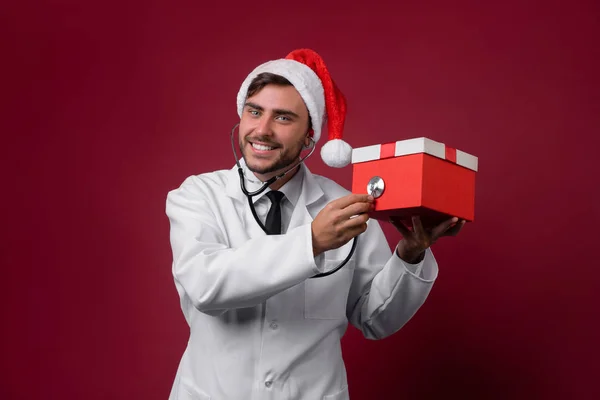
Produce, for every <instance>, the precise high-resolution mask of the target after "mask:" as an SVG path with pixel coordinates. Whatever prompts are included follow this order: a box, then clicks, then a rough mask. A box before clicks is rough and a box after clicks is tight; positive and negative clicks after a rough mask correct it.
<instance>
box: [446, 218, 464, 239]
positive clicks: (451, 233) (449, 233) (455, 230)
mask: <svg viewBox="0 0 600 400" xmlns="http://www.w3.org/2000/svg"><path fill="white" fill-rule="evenodd" d="M465 222H466V221H465V220H464V219H463V220H461V221H460V222H459V223H457V224H456V225H454V226H451V227H450V228H449V229H447V230H446V232H444V233H443V234H442V236H456V235H458V233H459V232H460V231H461V229H462V228H463V227H464V226H465Z"/></svg>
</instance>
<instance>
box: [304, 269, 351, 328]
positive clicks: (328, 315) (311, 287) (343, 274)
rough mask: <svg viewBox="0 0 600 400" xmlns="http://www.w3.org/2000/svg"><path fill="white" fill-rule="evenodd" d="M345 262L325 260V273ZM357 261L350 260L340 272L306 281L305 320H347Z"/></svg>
mask: <svg viewBox="0 0 600 400" xmlns="http://www.w3.org/2000/svg"><path fill="white" fill-rule="evenodd" d="M342 261H343V260H325V261H324V266H325V271H330V270H332V269H334V268H336V267H337V266H338V265H340V263H342ZM354 263H355V261H354V260H353V259H350V260H349V261H348V262H347V263H346V265H344V266H343V267H342V268H341V269H340V270H339V271H337V272H334V273H333V274H331V275H328V276H325V277H322V278H311V279H307V280H306V281H304V318H307V319H343V318H346V302H347V301H348V292H349V290H350V284H351V283H352V276H353V274H354V265H355V264H354Z"/></svg>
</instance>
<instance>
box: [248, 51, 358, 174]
mask: <svg viewBox="0 0 600 400" xmlns="http://www.w3.org/2000/svg"><path fill="white" fill-rule="evenodd" d="M263 72H270V73H272V74H276V75H280V76H283V77H284V78H286V79H287V80H288V81H290V83H291V84H292V85H294V87H295V88H296V90H297V91H298V93H300V96H302V99H303V100H304V103H305V104H306V107H307V108H308V113H309V115H310V119H311V121H312V127H313V131H314V134H313V139H314V140H315V142H318V141H319V138H320V137H321V129H322V127H323V126H324V124H325V122H326V121H327V130H328V133H329V138H328V141H327V142H326V143H325V144H324V145H323V147H322V148H321V158H322V159H323V161H324V162H325V164H327V165H329V166H330V167H336V168H341V167H345V166H346V165H348V164H349V163H350V161H351V159H352V147H350V145H349V144H348V143H346V142H344V141H343V140H342V132H343V130H344V122H345V120H346V98H345V97H344V95H343V94H342V92H340V90H339V89H338V87H337V86H336V84H335V82H334V81H333V79H331V76H330V75H329V71H328V70H327V67H326V66H325V62H324V61H323V59H322V58H321V56H319V54H317V53H316V52H315V51H313V50H310V49H299V50H294V51H292V52H291V53H290V54H288V55H287V56H286V57H285V58H282V59H278V60H273V61H268V62H266V63H264V64H262V65H259V66H258V67H256V68H255V69H254V71H252V72H251V73H250V75H248V77H247V78H246V79H245V80H244V82H243V83H242V86H241V87H240V90H239V92H238V96H237V109H238V114H239V116H240V118H241V116H242V111H243V109H244V104H245V103H246V97H247V93H248V87H249V86H250V83H251V82H252V80H253V79H254V78H256V77H257V76H258V75H259V74H261V73H263Z"/></svg>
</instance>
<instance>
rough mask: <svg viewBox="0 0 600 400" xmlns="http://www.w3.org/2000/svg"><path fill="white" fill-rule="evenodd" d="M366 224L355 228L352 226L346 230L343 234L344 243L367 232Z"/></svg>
mask: <svg viewBox="0 0 600 400" xmlns="http://www.w3.org/2000/svg"><path fill="white" fill-rule="evenodd" d="M367 226H368V225H367V223H366V222H365V223H363V224H360V225H357V226H354V227H352V228H350V229H348V230H346V232H344V243H348V241H349V240H351V239H353V238H355V237H356V236H358V235H360V234H361V233H363V232H364V231H366V230H367Z"/></svg>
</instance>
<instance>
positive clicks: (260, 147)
mask: <svg viewBox="0 0 600 400" xmlns="http://www.w3.org/2000/svg"><path fill="white" fill-rule="evenodd" d="M252 147H254V148H255V149H256V150H261V151H266V150H273V149H274V148H275V147H269V146H263V145H262V144H256V143H252Z"/></svg>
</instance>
